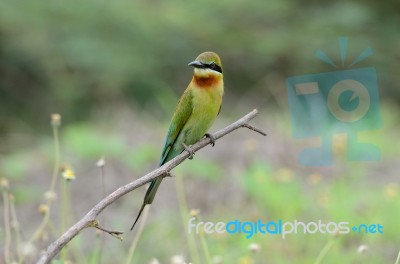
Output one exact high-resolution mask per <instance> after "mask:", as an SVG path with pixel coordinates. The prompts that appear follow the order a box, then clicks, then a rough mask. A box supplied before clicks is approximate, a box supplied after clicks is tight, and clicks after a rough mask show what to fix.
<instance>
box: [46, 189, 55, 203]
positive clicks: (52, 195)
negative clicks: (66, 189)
mask: <svg viewBox="0 0 400 264" xmlns="http://www.w3.org/2000/svg"><path fill="white" fill-rule="evenodd" d="M44 198H45V199H46V200H48V201H54V200H55V199H57V194H56V193H55V192H52V191H48V192H46V193H45V194H44Z"/></svg>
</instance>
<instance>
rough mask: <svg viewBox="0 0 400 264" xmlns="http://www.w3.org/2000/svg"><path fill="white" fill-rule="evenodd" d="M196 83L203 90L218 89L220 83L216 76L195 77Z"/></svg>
mask: <svg viewBox="0 0 400 264" xmlns="http://www.w3.org/2000/svg"><path fill="white" fill-rule="evenodd" d="M194 81H195V83H196V84H197V86H199V87H201V88H205V89H208V88H213V87H216V84H217V83H218V81H219V79H218V78H217V77H216V76H212V75H209V76H194Z"/></svg>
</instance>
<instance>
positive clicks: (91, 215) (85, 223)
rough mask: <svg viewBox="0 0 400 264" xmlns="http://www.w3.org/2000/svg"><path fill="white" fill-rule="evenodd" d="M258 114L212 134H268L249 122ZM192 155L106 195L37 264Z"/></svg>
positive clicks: (185, 154)
mask: <svg viewBox="0 0 400 264" xmlns="http://www.w3.org/2000/svg"><path fill="white" fill-rule="evenodd" d="M257 114H258V111H257V109H254V110H253V111H251V112H250V113H248V114H247V115H245V116H244V117H242V118H240V119H239V120H237V121H236V122H234V123H232V124H230V125H229V126H227V127H225V128H223V129H221V130H220V131H218V132H216V133H215V134H213V135H212V137H213V138H214V140H217V139H219V138H221V137H223V136H225V135H227V134H229V133H231V132H232V131H234V130H236V129H238V128H240V127H247V128H250V129H252V130H254V131H256V132H258V133H260V134H262V135H266V134H265V133H264V132H262V131H261V130H260V129H257V128H255V127H253V126H250V125H249V124H248V122H249V121H250V120H251V119H253V118H254V117H255V116H256V115H257ZM211 141H212V140H211V139H210V138H209V137H205V138H203V139H201V140H200V141H199V142H197V143H196V144H194V145H193V146H192V147H191V150H192V151H193V152H196V151H198V150H199V149H202V148H204V147H205V146H207V145H208V144H210V143H211ZM189 156H190V154H189V152H187V151H184V152H183V153H182V154H180V155H179V156H177V157H175V158H174V159H172V160H170V161H169V162H167V163H165V164H164V165H163V166H161V167H159V168H157V169H155V170H154V171H152V172H150V173H148V174H146V175H145V176H143V177H141V178H139V179H137V180H135V181H133V182H131V183H128V184H126V185H124V186H122V187H120V188H118V189H117V190H115V191H114V192H112V193H111V194H109V195H108V196H107V197H105V198H104V199H103V200H101V201H100V202H99V203H98V204H96V205H95V206H94V207H93V208H92V209H91V210H90V211H89V212H88V213H87V214H86V215H85V216H84V217H83V218H82V219H81V220H79V221H78V222H77V223H75V224H74V225H73V226H72V227H71V228H70V229H68V230H67V231H66V232H65V233H64V234H63V235H62V236H61V237H59V238H58V239H57V240H56V241H54V242H53V243H51V244H50V245H49V246H48V248H47V250H46V251H45V252H44V253H43V255H42V256H41V257H40V259H39V260H38V262H37V264H46V263H50V261H51V260H52V259H53V258H54V257H55V256H56V255H57V254H58V253H59V252H60V251H61V249H62V248H63V247H64V246H65V245H66V244H67V243H68V242H69V241H71V240H72V239H73V238H74V237H75V236H76V235H78V234H79V232H80V231H81V230H83V229H85V228H87V227H96V228H98V226H94V225H93V223H97V221H96V217H97V216H98V215H99V214H100V213H101V211H103V210H104V208H106V207H107V206H109V205H110V204H112V203H114V202H115V201H116V200H117V199H119V198H120V197H122V196H124V195H125V194H127V193H129V192H131V191H133V190H135V189H137V188H139V187H140V186H142V185H144V184H146V183H148V182H150V181H152V180H154V179H156V178H157V177H166V176H169V175H170V171H171V170H172V169H173V168H175V167H176V166H178V165H179V164H181V163H182V162H183V161H184V160H185V159H187V158H188V157H189Z"/></svg>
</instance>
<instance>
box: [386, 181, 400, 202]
mask: <svg viewBox="0 0 400 264" xmlns="http://www.w3.org/2000/svg"><path fill="white" fill-rule="evenodd" d="M384 195H385V198H386V199H388V200H393V199H394V198H396V197H397V195H398V186H397V184H396V183H389V184H388V185H386V187H385V191H384Z"/></svg>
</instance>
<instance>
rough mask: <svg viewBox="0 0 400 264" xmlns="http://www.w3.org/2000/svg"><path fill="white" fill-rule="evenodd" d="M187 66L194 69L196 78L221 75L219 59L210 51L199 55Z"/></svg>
mask: <svg viewBox="0 0 400 264" xmlns="http://www.w3.org/2000/svg"><path fill="white" fill-rule="evenodd" d="M188 65H189V66H193V67H194V73H195V75H197V76H202V77H207V76H210V75H216V74H217V75H222V64H221V59H220V58H219V56H218V54H217V53H215V52H212V51H207V52H203V53H201V54H200V55H199V56H197V58H196V60H194V61H192V62H191V63H189V64H188Z"/></svg>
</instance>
